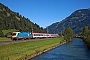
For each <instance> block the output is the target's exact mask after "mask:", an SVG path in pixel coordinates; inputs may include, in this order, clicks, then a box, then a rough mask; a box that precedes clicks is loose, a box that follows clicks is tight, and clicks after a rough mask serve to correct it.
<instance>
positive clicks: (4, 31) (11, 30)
mask: <svg viewBox="0 0 90 60" xmlns="http://www.w3.org/2000/svg"><path fill="white" fill-rule="evenodd" d="M15 31H16V29H9V30H2V32H3V33H4V35H6V34H7V33H8V32H15Z"/></svg>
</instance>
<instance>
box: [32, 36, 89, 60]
mask: <svg viewBox="0 0 90 60" xmlns="http://www.w3.org/2000/svg"><path fill="white" fill-rule="evenodd" d="M31 60H90V50H89V49H88V48H87V46H86V44H85V43H84V42H83V40H82V39H79V38H74V39H73V41H72V42H70V43H67V44H64V45H62V46H59V47H57V48H55V49H53V50H50V51H48V52H46V53H44V54H41V55H39V56H37V57H35V58H33V59H31Z"/></svg>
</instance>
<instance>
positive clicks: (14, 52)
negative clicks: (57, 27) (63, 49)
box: [0, 38, 64, 60]
mask: <svg viewBox="0 0 90 60" xmlns="http://www.w3.org/2000/svg"><path fill="white" fill-rule="evenodd" d="M63 41H64V40H63V38H53V39H49V40H39V41H33V42H23V43H18V44H10V45H4V46H0V60H1V59H2V60H9V59H10V60H16V59H18V58H21V57H24V56H25V55H30V54H32V53H33V52H35V50H42V49H45V48H47V47H50V46H53V45H55V44H58V43H60V42H63Z"/></svg>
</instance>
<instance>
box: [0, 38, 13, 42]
mask: <svg viewBox="0 0 90 60" xmlns="http://www.w3.org/2000/svg"><path fill="white" fill-rule="evenodd" d="M5 41H12V40H11V39H10V38H6V37H0V42H5Z"/></svg>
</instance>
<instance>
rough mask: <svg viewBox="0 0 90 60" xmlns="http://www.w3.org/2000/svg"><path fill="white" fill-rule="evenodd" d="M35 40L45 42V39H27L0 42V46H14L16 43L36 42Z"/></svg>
mask: <svg viewBox="0 0 90 60" xmlns="http://www.w3.org/2000/svg"><path fill="white" fill-rule="evenodd" d="M37 40H47V38H45V39H29V40H17V41H7V42H0V46H3V45H8V44H16V43H21V42H31V41H37Z"/></svg>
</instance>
